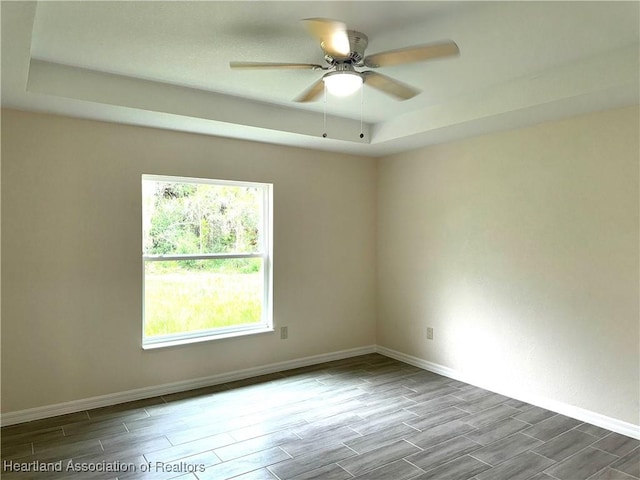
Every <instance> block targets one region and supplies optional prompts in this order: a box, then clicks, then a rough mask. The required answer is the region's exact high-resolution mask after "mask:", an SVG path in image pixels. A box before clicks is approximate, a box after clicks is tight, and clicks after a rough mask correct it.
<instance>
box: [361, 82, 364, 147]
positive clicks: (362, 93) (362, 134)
mask: <svg viewBox="0 0 640 480" xmlns="http://www.w3.org/2000/svg"><path fill="white" fill-rule="evenodd" d="M363 109H364V85H362V86H361V87H360V138H364V133H363V132H362V111H363Z"/></svg>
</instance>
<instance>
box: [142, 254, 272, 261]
mask: <svg viewBox="0 0 640 480" xmlns="http://www.w3.org/2000/svg"><path fill="white" fill-rule="evenodd" d="M264 257H265V254H264V253H199V254H193V255H143V256H142V258H143V260H144V261H145V262H165V261H172V260H211V259H217V258H220V259H225V258H264Z"/></svg>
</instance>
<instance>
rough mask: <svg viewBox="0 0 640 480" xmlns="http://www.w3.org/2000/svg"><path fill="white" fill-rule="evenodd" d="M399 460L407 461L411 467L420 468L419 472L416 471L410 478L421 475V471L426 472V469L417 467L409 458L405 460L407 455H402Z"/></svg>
mask: <svg viewBox="0 0 640 480" xmlns="http://www.w3.org/2000/svg"><path fill="white" fill-rule="evenodd" d="M412 445H413V444H412ZM416 446H417V445H416ZM418 448H420V447H418ZM416 453H417V452H416ZM412 455H413V454H412ZM400 460H403V461H405V462H407V463H408V464H409V465H411V466H413V467H416V468H417V469H418V470H420V473H417V474H415V475H413V476H412V477H410V478H413V477H417V476H418V475H422V474H423V473H427V471H426V470H425V469H424V468H422V467H419V466H418V465H416V464H415V463H413V462H412V461H411V460H407V457H403V458H401V459H400Z"/></svg>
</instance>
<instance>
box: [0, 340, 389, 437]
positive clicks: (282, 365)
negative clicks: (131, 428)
mask: <svg viewBox="0 0 640 480" xmlns="http://www.w3.org/2000/svg"><path fill="white" fill-rule="evenodd" d="M375 351H376V346H375V345H369V346H366V347H359V348H352V349H349V350H341V351H338V352H331V353H323V354H320V355H313V356H310V357H304V358H298V359H294V360H287V361H285V362H277V363H270V364H268V365H262V366H259V367H253V368H247V369H243V370H236V371H233V372H227V373H220V374H217V375H212V376H209V377H201V378H194V379H191V380H184V381H181V382H173V383H166V384H163V385H154V386H152V387H144V388H136V389H135V390H128V391H125V392H118V393H112V394H108V395H100V396H98V397H91V398H83V399H80V400H73V401H71V402H64V403H57V404H55V405H46V406H43V407H36V408H29V409H26V410H18V411H15V412H8V413H4V414H2V416H1V424H2V426H3V427H5V426H8V425H15V424H17V423H23V422H30V421H33V420H40V419H42V418H48V417H56V416H58V415H66V414H68V413H75V412H81V411H84V410H91V409H93V408H100V407H107V406H109V405H116V404H118V403H124V402H132V401H134V400H141V399H143V398H151V397H157V396H160V395H168V394H170V393H176V392H184V391H187V390H194V389H196V388H202V387H209V386H212V385H219V384H221V383H227V382H233V381H236V380H244V379H245V378H251V377H257V376H259V375H266V374H269V373H275V372H283V371H285V370H291V369H294V368H299V367H307V366H310V365H316V364H318V363H324V362H331V361H333V360H342V359H345V358H351V357H357V356H359V355H366V354H368V353H375Z"/></svg>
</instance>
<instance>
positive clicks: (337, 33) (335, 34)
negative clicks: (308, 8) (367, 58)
mask: <svg viewBox="0 0 640 480" xmlns="http://www.w3.org/2000/svg"><path fill="white" fill-rule="evenodd" d="M302 21H303V22H304V24H305V26H306V27H307V30H309V33H311V35H313V36H314V37H315V38H316V39H317V40H318V41H319V42H320V46H321V47H322V49H323V50H324V51H325V52H326V53H328V54H329V55H331V56H332V57H334V58H342V57H348V56H349V52H350V51H351V47H350V45H349V35H348V34H347V26H346V25H345V24H344V23H342V22H339V21H338V20H331V19H330V18H305V19H304V20H302Z"/></svg>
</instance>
